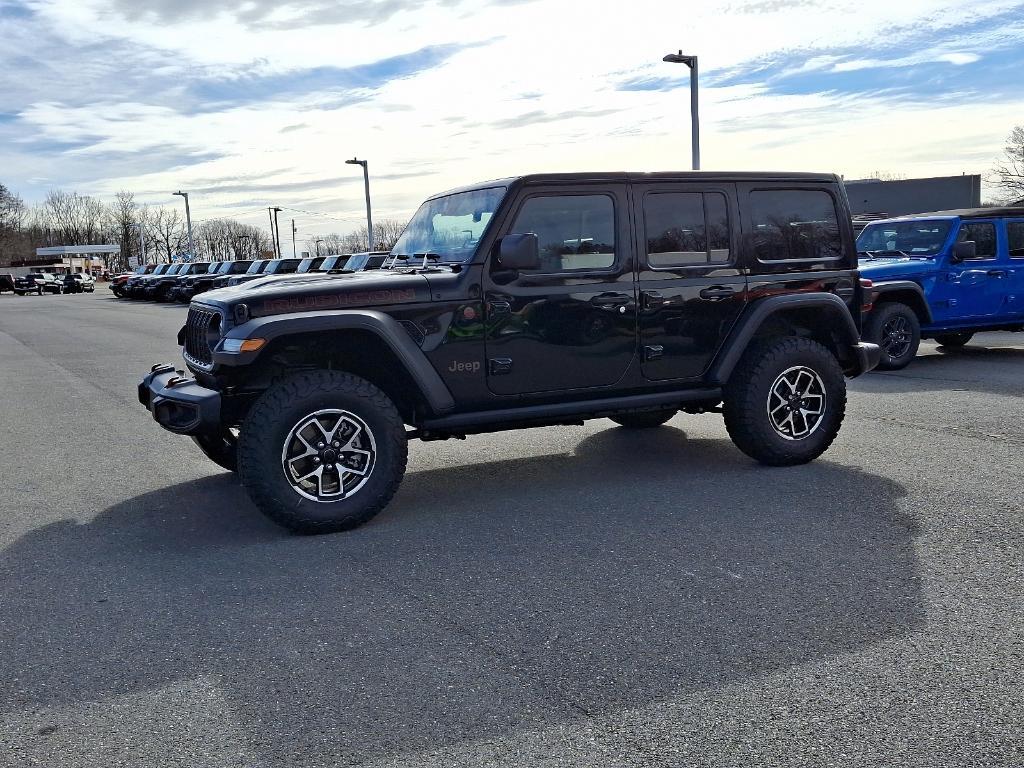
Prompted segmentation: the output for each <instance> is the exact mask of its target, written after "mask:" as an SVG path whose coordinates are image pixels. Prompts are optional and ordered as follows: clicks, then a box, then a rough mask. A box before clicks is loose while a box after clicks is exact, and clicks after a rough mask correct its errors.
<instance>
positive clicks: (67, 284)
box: [0, 272, 96, 296]
mask: <svg viewBox="0 0 1024 768" xmlns="http://www.w3.org/2000/svg"><path fill="white" fill-rule="evenodd" d="M95 290H96V281H95V280H94V279H93V278H92V276H91V275H87V274H85V273H83V272H68V273H66V274H54V273H50V272H29V273H28V274H27V275H18V276H14V275H0V291H13V292H14V293H15V294H16V295H18V296H27V295H28V294H32V293H34V294H36V295H37V296H42V295H43V294H44V293H54V294H62V293H92V292H93V291H95Z"/></svg>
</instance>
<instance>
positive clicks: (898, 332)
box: [864, 301, 921, 371]
mask: <svg viewBox="0 0 1024 768" xmlns="http://www.w3.org/2000/svg"><path fill="white" fill-rule="evenodd" d="M864 338H865V339H866V340H867V341H870V342H871V343H872V344H877V345H878V346H879V348H880V349H881V352H882V354H881V357H880V359H879V361H878V367H879V368H880V369H882V370H887V371H898V370H900V369H901V368H906V367H907V366H908V365H909V364H910V361H911V360H913V359H914V357H916V356H917V348H918V347H919V346H920V344H921V323H920V321H918V319H917V315H916V314H914V310H912V309H911V308H910V307H908V306H907V305H906V304H901V303H900V302H898V301H893V302H887V303H885V304H881V305H880V306H878V307H876V308H875V310H874V311H873V312H872V313H871V315H870V316H869V317H868V321H867V324H866V326H865V329H864Z"/></svg>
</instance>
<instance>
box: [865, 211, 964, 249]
mask: <svg viewBox="0 0 1024 768" xmlns="http://www.w3.org/2000/svg"><path fill="white" fill-rule="evenodd" d="M952 226H953V222H952V221H950V220H949V219H920V220H918V219H912V220H909V221H896V222H889V223H885V222H881V223H878V224H868V225H867V226H866V227H865V228H864V231H863V232H861V233H860V237H858V238H857V251H858V252H859V253H869V254H874V253H903V254H906V255H907V256H935V255H936V254H937V253H938V252H939V251H941V250H942V246H943V245H944V244H945V242H946V237H947V236H948V235H949V230H950V228H951V227H952Z"/></svg>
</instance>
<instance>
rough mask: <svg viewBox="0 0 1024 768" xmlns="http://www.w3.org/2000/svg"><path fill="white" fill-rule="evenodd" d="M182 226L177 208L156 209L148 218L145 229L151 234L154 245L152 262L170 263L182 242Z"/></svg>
mask: <svg viewBox="0 0 1024 768" xmlns="http://www.w3.org/2000/svg"><path fill="white" fill-rule="evenodd" d="M182 224H183V221H182V216H181V214H180V213H179V212H178V209H177V208H157V209H156V211H155V212H154V213H153V214H152V215H151V216H150V220H149V223H148V224H147V226H146V229H147V230H150V231H151V232H152V233H153V240H154V241H155V244H156V247H155V248H154V253H153V255H152V256H151V257H150V259H151V260H152V261H156V262H159V261H171V260H172V259H173V258H174V256H175V254H176V253H177V252H178V246H179V244H180V243H181V240H182V234H183V229H182Z"/></svg>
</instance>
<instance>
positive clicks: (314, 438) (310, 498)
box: [238, 371, 408, 533]
mask: <svg viewBox="0 0 1024 768" xmlns="http://www.w3.org/2000/svg"><path fill="white" fill-rule="evenodd" d="M407 455H408V445H407V442H406V435H405V426H404V424H403V422H402V418H401V416H400V415H399V413H398V410H397V409H396V408H395V405H394V403H392V402H391V400H390V399H389V398H388V397H387V395H385V394H384V393H383V392H381V391H380V390H379V389H378V388H377V387H375V386H374V385H373V384H371V383H370V382H368V381H366V380H365V379H361V378H359V377H357V376H353V375H351V374H347V373H339V372H336V371H310V372H308V373H301V374H297V375H295V376H293V377H291V378H289V379H286V380H285V381H282V382H281V383H279V384H276V385H274V386H273V387H271V388H270V389H268V390H267V391H266V392H265V393H263V395H262V396H261V397H260V398H259V400H257V401H256V403H255V404H254V405H253V407H252V410H251V411H250V412H249V415H248V416H247V417H246V419H245V422H244V423H243V424H242V429H241V434H240V435H239V450H238V469H239V475H240V477H241V480H242V485H244V486H245V488H246V490H247V491H248V492H249V495H250V497H251V498H252V500H253V502H255V504H256V506H257V507H259V508H260V510H261V511H262V512H263V513H264V514H265V515H267V517H269V518H270V519H271V520H273V521H274V522H276V523H278V524H279V525H281V526H283V527H285V528H288V529H289V530H292V531H295V532H297V533H331V532H334V531H345V530H349V529H350V528H355V527H356V526H359V525H362V524H363V523H365V522H366V521H367V520H369V519H370V518H371V517H373V516H374V515H376V514H377V513H378V512H380V510H382V509H383V508H384V507H385V506H386V505H387V503H388V502H389V501H390V500H391V497H392V496H394V494H395V491H396V490H397V489H398V485H399V483H400V482H401V481H402V476H403V475H404V474H405V465H406V459H407Z"/></svg>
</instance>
